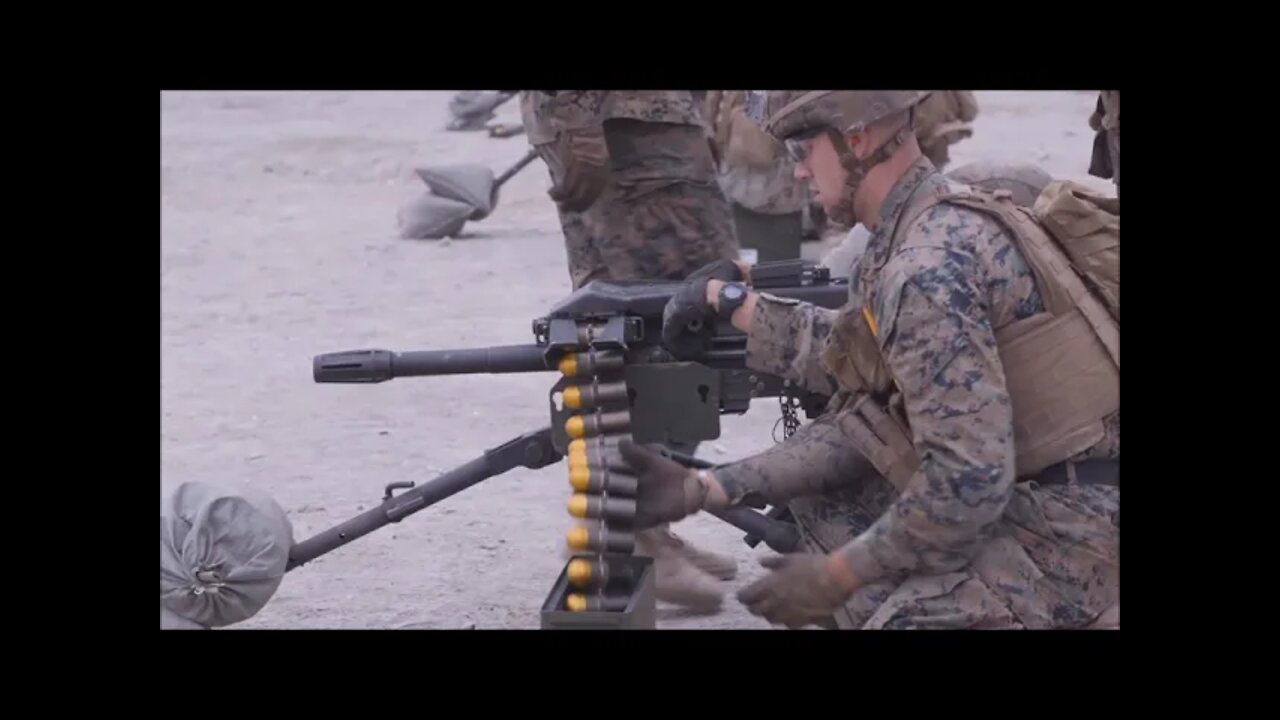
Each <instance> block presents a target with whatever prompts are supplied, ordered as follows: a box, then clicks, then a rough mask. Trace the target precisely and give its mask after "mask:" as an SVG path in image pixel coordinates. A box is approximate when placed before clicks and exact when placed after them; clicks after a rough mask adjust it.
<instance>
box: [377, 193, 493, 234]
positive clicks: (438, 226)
mask: <svg viewBox="0 0 1280 720" xmlns="http://www.w3.org/2000/svg"><path fill="white" fill-rule="evenodd" d="M473 212H475V208H473V207H472V206H470V205H468V204H466V203H462V202H458V201H457V200H449V199H446V198H442V197H439V196H437V195H431V194H429V193H424V194H423V195H422V196H421V197H419V198H417V199H416V200H413V201H412V202H409V203H407V204H405V205H404V206H403V207H401V208H400V211H399V212H398V213H396V219H397V221H398V222H399V225H400V237H402V238H406V239H410V240H438V239H440V238H445V237H457V235H458V233H459V232H461V231H462V226H463V225H466V224H467V218H469V217H471V214H472V213H473Z"/></svg>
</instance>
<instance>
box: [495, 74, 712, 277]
mask: <svg viewBox="0 0 1280 720" xmlns="http://www.w3.org/2000/svg"><path fill="white" fill-rule="evenodd" d="M521 111H522V114H523V116H524V125H525V129H526V133H527V134H528V136H529V142H530V144H531V145H533V147H534V148H536V149H537V150H538V153H539V155H540V156H541V157H542V159H543V160H544V161H545V162H546V163H547V166H548V168H549V169H550V171H551V176H552V181H553V183H558V182H560V181H561V177H560V175H561V174H562V173H563V172H564V168H565V167H566V164H567V163H568V162H570V158H568V157H567V153H568V150H567V147H566V144H565V143H564V142H562V141H563V139H564V138H566V137H568V136H570V135H572V134H573V133H578V132H591V131H596V132H600V131H602V132H603V140H604V143H605V145H606V146H607V153H608V167H607V171H606V173H605V175H606V177H604V178H603V180H602V186H601V189H600V191H599V195H598V197H596V198H595V200H594V202H592V203H591V205H590V206H589V207H587V208H585V209H583V210H580V211H573V210H568V209H566V208H564V207H563V206H562V205H559V204H558V208H559V210H560V224H561V228H562V229H563V231H564V236H565V251H566V254H567V256H568V261H569V275H570V277H571V279H572V281H573V287H574V288H575V289H576V288H579V287H581V286H582V285H585V284H586V283H588V282H590V281H592V280H609V279H612V280H628V279H637V278H670V279H683V278H684V277H685V276H686V275H688V274H689V273H691V272H693V271H694V270H696V269H698V268H699V267H702V266H703V265H705V264H707V263H709V262H712V261H714V260H719V259H724V258H736V257H737V243H736V241H735V240H734V234H733V222H732V219H731V216H730V212H729V205H728V202H727V201H726V200H725V198H724V195H723V193H722V192H721V191H720V188H719V187H718V186H717V185H716V170H715V164H714V161H713V158H712V155H711V149H710V146H709V144H708V142H707V136H706V131H705V129H704V127H703V125H702V122H701V117H700V114H699V109H698V107H697V105H696V104H695V98H694V95H693V93H691V92H690V91H683V90H682V91H628V92H614V91H605V90H585V91H559V92H556V93H554V94H551V93H548V92H543V91H526V92H525V95H524V97H523V98H522V102H521Z"/></svg>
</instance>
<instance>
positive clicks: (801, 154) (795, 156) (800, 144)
mask: <svg viewBox="0 0 1280 720" xmlns="http://www.w3.org/2000/svg"><path fill="white" fill-rule="evenodd" d="M826 130H827V129H826V128H825V127H822V126H818V127H814V128H809V129H808V130H801V131H800V132H798V133H795V134H794V135H792V136H791V137H788V138H787V139H786V140H784V141H783V143H782V144H783V145H785V146H786V148H787V154H788V155H790V156H791V159H792V160H794V161H795V162H797V163H802V162H804V161H805V158H807V157H809V148H810V146H811V145H812V143H813V139H814V138H816V137H818V136H819V135H821V134H822V133H824V132H826Z"/></svg>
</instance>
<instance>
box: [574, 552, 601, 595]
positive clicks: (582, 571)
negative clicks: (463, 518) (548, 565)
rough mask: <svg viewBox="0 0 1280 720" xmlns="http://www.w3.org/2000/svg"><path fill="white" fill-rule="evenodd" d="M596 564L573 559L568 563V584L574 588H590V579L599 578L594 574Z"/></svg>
mask: <svg viewBox="0 0 1280 720" xmlns="http://www.w3.org/2000/svg"><path fill="white" fill-rule="evenodd" d="M596 570H597V568H596V563H593V562H591V561H590V560H584V559H582V558H574V559H573V560H570V561H569V569H568V575H569V584H570V585H572V586H574V587H576V588H586V587H591V581H592V578H596V577H599V575H597V574H596Z"/></svg>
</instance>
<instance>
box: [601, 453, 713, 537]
mask: <svg viewBox="0 0 1280 720" xmlns="http://www.w3.org/2000/svg"><path fill="white" fill-rule="evenodd" d="M618 451H619V452H620V453H621V454H622V459H623V460H626V461H627V464H628V465H630V466H631V469H632V470H633V471H634V472H635V474H636V529H637V530H645V529H647V528H651V527H654V526H657V525H661V524H663V523H669V522H676V521H678V520H683V519H684V518H686V517H688V516H690V515H692V514H694V513H696V512H698V511H699V510H701V509H702V505H703V503H705V502H706V499H707V486H706V484H704V483H703V482H702V479H701V478H699V477H698V475H697V473H695V472H694V471H693V470H690V469H689V468H687V467H685V466H683V465H681V464H680V463H677V462H675V461H674V460H671V459H669V458H665V457H663V456H662V455H659V454H658V453H656V452H654V451H652V450H650V449H649V448H646V447H644V446H642V445H637V444H635V443H634V442H632V441H631V438H624V439H623V440H622V441H621V442H620V443H618Z"/></svg>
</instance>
